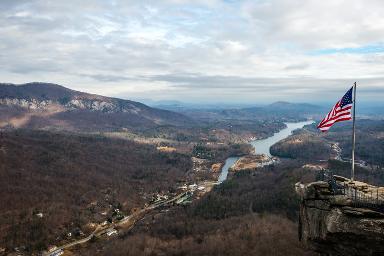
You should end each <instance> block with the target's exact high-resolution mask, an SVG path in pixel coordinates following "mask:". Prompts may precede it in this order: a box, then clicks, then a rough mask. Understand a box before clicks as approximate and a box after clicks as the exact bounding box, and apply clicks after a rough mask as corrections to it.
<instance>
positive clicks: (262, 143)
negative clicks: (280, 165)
mask: <svg viewBox="0 0 384 256" xmlns="http://www.w3.org/2000/svg"><path fill="white" fill-rule="evenodd" d="M312 123H313V121H312V120H309V121H303V122H297V123H285V125H286V126H287V127H286V128H284V129H282V130H281V131H279V132H277V133H275V134H274V135H273V136H271V137H268V138H266V139H261V140H252V141H251V142H250V143H249V144H250V145H251V146H252V147H253V149H254V152H253V155H260V154H261V155H265V156H267V157H269V158H270V159H272V160H273V159H274V157H272V155H271V153H270V151H269V149H270V147H271V146H272V145H273V144H275V143H276V142H278V141H280V140H282V139H285V138H286V137H288V136H289V135H291V134H292V132H293V131H294V130H296V129H301V128H303V127H304V126H305V125H308V124H312ZM240 158H241V157H239V156H233V157H229V158H227V159H226V160H225V164H224V166H223V167H222V169H221V173H220V176H219V178H218V182H219V183H221V182H223V181H225V180H226V179H227V177H228V172H229V170H230V168H231V167H233V166H234V164H235V163H236V162H237V161H238V160H239V159H240ZM272 160H271V162H270V163H273V162H275V161H272ZM264 165H265V163H264ZM255 166H256V165H255Z"/></svg>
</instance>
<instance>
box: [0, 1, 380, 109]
mask: <svg viewBox="0 0 384 256" xmlns="http://www.w3.org/2000/svg"><path fill="white" fill-rule="evenodd" d="M383 13H384V2H383V1H382V0H344V1H343V0H323V1H319V0H305V1H304V0H253V1H251V0H249V1H248V0H195V1H192V0H190V1H189V0H164V1H162V0H153V1H145V0H141V1H140V0H138V1H134V0H125V1H123V0H65V1H56V0H55V1H54V0H52V1H49V0H1V1H0V24H1V25H0V77H1V80H2V81H1V82H11V83H24V82H30V81H43V82H53V83H58V84H62V85H64V86H67V87H69V88H72V89H76V90H82V91H87V92H91V93H97V94H103V95H108V96H116V97H122V98H128V99H129V98H131V99H138V98H146V99H154V100H164V99H166V100H169V99H173V100H180V101H186V102H209V101H212V102H224V101H227V102H231V101H232V102H247V103H249V102H255V103H259V102H260V103H262V102H271V101H276V100H287V101H300V102H311V101H315V102H316V101H334V100H337V98H339V97H341V96H342V94H343V93H344V92H345V91H346V90H347V89H348V87H349V86H351V85H352V83H353V82H354V81H355V80H356V81H357V82H358V86H359V88H358V90H359V91H358V92H359V95H358V97H359V99H361V100H362V101H382V98H383V96H384V15H383Z"/></svg>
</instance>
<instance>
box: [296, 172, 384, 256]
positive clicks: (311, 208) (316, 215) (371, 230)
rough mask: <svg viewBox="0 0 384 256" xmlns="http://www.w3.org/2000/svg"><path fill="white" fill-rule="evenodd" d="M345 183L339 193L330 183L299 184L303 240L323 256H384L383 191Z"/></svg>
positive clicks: (300, 232) (349, 182) (300, 230)
mask: <svg viewBox="0 0 384 256" xmlns="http://www.w3.org/2000/svg"><path fill="white" fill-rule="evenodd" d="M342 183H343V184H342V185H343V186H340V187H339V188H340V190H339V191H338V193H335V190H333V189H332V188H331V185H330V184H329V183H327V182H322V181H319V182H313V183H310V184H301V183H298V184H296V191H297V193H298V194H299V195H300V197H301V205H300V219H299V238H300V240H301V241H302V242H303V243H305V244H306V246H308V247H309V248H311V249H313V250H315V251H317V252H319V253H320V255H329V256H334V255H384V214H383V213H382V209H383V207H382V198H381V197H382V188H376V190H375V189H374V187H372V186H369V185H368V184H365V185H364V184H363V183H352V182H351V181H349V180H348V179H344V181H343V182H342ZM356 184H357V185H358V186H357V185H356ZM339 185H340V184H339ZM369 188H371V189H372V190H369ZM348 191H349V192H348ZM351 191H352V193H350V192H351ZM373 191H376V193H373Z"/></svg>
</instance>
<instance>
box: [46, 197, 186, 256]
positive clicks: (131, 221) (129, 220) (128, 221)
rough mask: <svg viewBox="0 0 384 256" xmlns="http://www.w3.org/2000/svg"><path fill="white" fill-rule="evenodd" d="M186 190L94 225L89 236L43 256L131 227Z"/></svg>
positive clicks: (173, 200)
mask: <svg viewBox="0 0 384 256" xmlns="http://www.w3.org/2000/svg"><path fill="white" fill-rule="evenodd" d="M188 192H189V191H187V192H183V193H181V194H178V195H177V196H175V197H173V198H171V199H168V200H165V201H161V202H156V203H153V204H151V205H149V206H147V207H145V208H143V209H140V210H138V211H136V212H134V213H132V214H131V215H129V216H126V217H124V218H123V219H122V220H120V221H118V222H116V223H112V224H111V225H107V226H104V227H102V226H101V225H99V226H97V227H96V229H95V231H93V232H92V233H91V234H90V235H89V236H87V237H85V238H82V239H79V240H76V241H74V242H71V243H68V244H64V245H62V246H59V247H57V249H55V250H54V251H51V252H48V253H45V254H43V256H51V255H54V254H55V253H58V252H59V251H60V250H65V249H68V248H71V247H73V246H75V245H78V244H83V243H86V242H88V241H89V240H91V239H92V238H93V237H94V236H95V237H100V236H102V235H104V234H105V233H106V230H108V229H111V228H115V227H122V228H128V229H131V228H133V227H134V225H135V224H136V222H137V221H139V220H141V219H142V218H143V217H144V216H145V215H146V214H147V213H149V212H150V211H152V210H154V209H156V208H158V207H160V206H165V205H168V204H170V203H173V202H176V201H177V200H178V199H180V198H182V197H183V196H185V195H186V194H187V193H188Z"/></svg>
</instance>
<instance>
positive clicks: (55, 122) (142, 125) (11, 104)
mask: <svg viewBox="0 0 384 256" xmlns="http://www.w3.org/2000/svg"><path fill="white" fill-rule="evenodd" d="M0 111H1V112H0V120H1V122H0V127H15V128H34V129H65V130H70V131H116V130H121V129H128V130H133V131H139V130H143V129H148V128H154V127H159V126H184V125H186V124H187V125H190V124H192V121H191V120H190V119H189V118H187V117H185V116H184V115H182V114H179V113H175V112H171V111H167V110H160V109H156V108H151V107H148V106H146V105H144V104H141V103H139V102H134V101H130V100H123V99H117V98H110V97H105V96H100V95H94V94H88V93H83V92H78V91H74V90H70V89H68V88H65V87H63V86H60V85H56V84H49V83H27V84H21V85H15V84H4V83H2V84H0Z"/></svg>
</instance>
